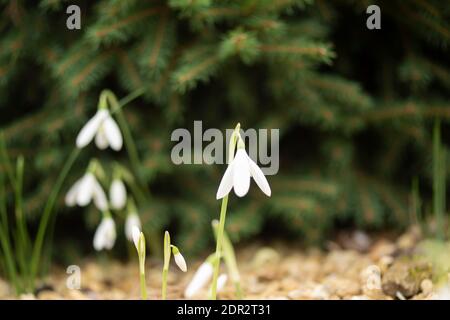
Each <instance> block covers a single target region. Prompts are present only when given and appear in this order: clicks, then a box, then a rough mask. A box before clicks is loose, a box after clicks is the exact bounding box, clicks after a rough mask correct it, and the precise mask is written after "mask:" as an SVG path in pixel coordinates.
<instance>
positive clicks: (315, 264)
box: [0, 231, 437, 300]
mask: <svg viewBox="0 0 450 320" xmlns="http://www.w3.org/2000/svg"><path fill="white" fill-rule="evenodd" d="M418 241H419V239H418V236H417V234H416V233H415V232H414V231H411V232H408V233H406V234H404V235H402V236H401V237H399V238H397V239H393V240H390V239H388V237H370V236H369V235H367V234H366V233H364V232H360V231H356V232H352V233H345V234H342V235H339V236H337V237H336V239H335V240H334V241H331V242H329V243H328V245H327V249H326V250H319V249H314V248H309V249H304V248H303V249H302V248H296V247H293V246H292V245H288V244H286V243H274V244H272V245H271V246H266V245H262V244H261V243H253V244H250V245H246V246H244V247H243V248H238V250H237V258H238V265H239V269H240V273H241V285H242V289H243V292H244V298H245V299H291V300H297V299H358V300H361V299H364V300H366V299H389V300H392V299H434V298H436V297H437V295H436V292H437V291H436V288H435V284H434V283H433V280H432V279H433V278H435V277H434V275H433V268H432V266H431V265H430V264H429V263H427V262H426V261H424V260H423V259H417V258H415V256H414V255H413V254H412V253H413V252H414V248H415V247H416V245H417V242H418ZM202 262H203V261H202V259H199V260H197V261H188V272H187V273H183V272H181V271H180V270H178V269H177V268H176V266H174V265H173V266H171V270H170V272H169V283H168V294H167V295H168V298H169V299H183V298H184V289H185V288H186V286H187V284H188V283H189V281H190V280H191V279H192V276H193V274H194V273H195V271H196V269H197V268H198V266H199V265H200V264H201V263H202ZM222 268H223V269H222V270H223V271H225V269H224V266H222ZM80 270H81V288H80V289H79V290H77V289H68V288H67V286H66V282H67V279H68V277H69V276H70V275H69V274H67V273H66V270H65V269H63V268H60V267H54V268H53V270H51V272H50V275H51V276H49V277H48V278H47V279H44V282H43V284H42V285H41V287H40V288H39V289H38V290H37V291H36V292H35V293H34V294H24V295H22V296H20V297H18V298H20V299H139V298H140V288H139V276H138V264H137V261H130V262H129V263H121V262H118V261H103V260H102V261H99V260H95V259H94V260H87V261H85V262H83V263H82V264H81V265H80ZM161 270H162V265H161V263H160V262H159V261H155V260H150V261H148V262H147V265H146V272H147V290H148V294H149V298H150V299H160V298H161V296H160V290H161ZM207 293H208V292H207V290H206V289H205V290H203V291H201V292H199V293H198V295H197V296H196V297H195V298H198V299H206V298H207V296H208V294H207ZM218 296H219V299H234V298H235V294H234V286H233V284H232V283H231V282H230V281H228V282H227V283H226V285H225V287H224V288H223V289H222V290H221V291H220V293H219V295H218ZM0 299H17V297H15V296H14V295H12V294H11V290H10V287H9V285H8V284H7V283H6V282H5V281H4V280H2V279H0Z"/></svg>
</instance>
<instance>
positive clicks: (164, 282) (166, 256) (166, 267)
mask: <svg viewBox="0 0 450 320" xmlns="http://www.w3.org/2000/svg"><path fill="white" fill-rule="evenodd" d="M170 255H171V250H170V234H169V232H168V231H166V232H165V233H164V266H163V272H162V288H161V299H163V300H166V299H167V275H168V273H169V263H170Z"/></svg>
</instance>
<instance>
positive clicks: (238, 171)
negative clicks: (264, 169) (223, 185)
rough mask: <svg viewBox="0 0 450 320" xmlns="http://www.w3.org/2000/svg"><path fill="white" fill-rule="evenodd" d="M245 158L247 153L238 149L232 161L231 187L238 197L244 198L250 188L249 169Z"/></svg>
mask: <svg viewBox="0 0 450 320" xmlns="http://www.w3.org/2000/svg"><path fill="white" fill-rule="evenodd" d="M247 158H248V156H247V152H245V150H244V149H239V150H238V151H237V152H236V157H235V158H234V160H233V162H234V164H233V187H234V192H235V193H236V195H237V196H238V197H243V196H245V195H246V194H247V192H248V189H249V188H250V168H249V164H248V160H247Z"/></svg>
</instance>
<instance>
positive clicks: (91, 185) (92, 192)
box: [65, 171, 108, 211]
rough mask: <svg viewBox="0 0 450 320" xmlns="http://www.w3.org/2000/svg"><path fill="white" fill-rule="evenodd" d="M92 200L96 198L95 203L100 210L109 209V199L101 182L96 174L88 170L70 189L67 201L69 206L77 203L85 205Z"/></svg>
mask: <svg viewBox="0 0 450 320" xmlns="http://www.w3.org/2000/svg"><path fill="white" fill-rule="evenodd" d="M91 200H94V204H95V206H96V207H97V208H98V209H99V210H102V211H104V210H107V209H108V201H107V200H106V195H105V193H104V191H103V189H102V187H101V185H100V183H99V182H98V181H97V179H96V178H95V175H94V174H93V173H92V172H90V171H88V172H86V173H85V174H84V176H83V177H81V178H80V179H79V180H78V181H76V182H75V183H74V185H73V186H72V187H71V188H70V189H69V191H68V192H67V194H66V197H65V202H66V205H68V206H69V207H72V206H74V205H76V204H77V205H79V206H81V207H84V206H87V205H88V204H89V203H90V202H91Z"/></svg>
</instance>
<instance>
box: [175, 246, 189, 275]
mask: <svg viewBox="0 0 450 320" xmlns="http://www.w3.org/2000/svg"><path fill="white" fill-rule="evenodd" d="M172 252H173V258H174V259H175V263H176V264H177V266H178V268H180V270H181V271H183V272H186V271H187V265H186V260H184V257H183V255H182V254H181V252H180V250H178V248H177V247H175V246H172Z"/></svg>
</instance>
